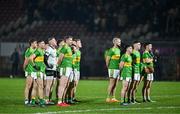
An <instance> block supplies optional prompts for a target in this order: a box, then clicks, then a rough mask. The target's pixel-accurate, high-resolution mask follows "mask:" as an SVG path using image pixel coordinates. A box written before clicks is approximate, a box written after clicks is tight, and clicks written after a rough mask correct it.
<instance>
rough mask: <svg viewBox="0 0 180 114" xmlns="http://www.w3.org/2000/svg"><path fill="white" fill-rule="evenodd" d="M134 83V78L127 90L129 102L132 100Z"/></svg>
mask: <svg viewBox="0 0 180 114" xmlns="http://www.w3.org/2000/svg"><path fill="white" fill-rule="evenodd" d="M134 85H135V81H134V80H133V81H132V82H130V84H129V88H128V92H127V98H128V103H131V101H132V92H133V88H134Z"/></svg>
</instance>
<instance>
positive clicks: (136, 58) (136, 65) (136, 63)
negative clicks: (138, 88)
mask: <svg viewBox="0 0 180 114" xmlns="http://www.w3.org/2000/svg"><path fill="white" fill-rule="evenodd" d="M131 55H132V59H133V63H132V65H133V72H134V73H137V74H139V73H140V72H141V62H140V60H141V54H140V52H139V51H137V50H133V52H132V54H131Z"/></svg>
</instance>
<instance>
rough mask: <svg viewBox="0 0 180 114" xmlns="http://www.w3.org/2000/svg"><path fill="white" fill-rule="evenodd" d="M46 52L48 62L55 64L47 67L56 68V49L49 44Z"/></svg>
mask: <svg viewBox="0 0 180 114" xmlns="http://www.w3.org/2000/svg"><path fill="white" fill-rule="evenodd" d="M45 54H46V55H47V56H48V60H47V63H48V64H49V65H52V66H53V68H48V67H47V68H46V69H47V70H56V66H57V57H56V49H55V48H52V47H51V46H48V48H47V49H46V50H45Z"/></svg>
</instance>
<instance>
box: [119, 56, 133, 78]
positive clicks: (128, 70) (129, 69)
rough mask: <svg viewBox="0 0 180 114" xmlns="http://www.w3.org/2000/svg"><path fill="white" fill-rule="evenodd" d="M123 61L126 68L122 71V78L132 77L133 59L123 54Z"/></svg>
mask: <svg viewBox="0 0 180 114" xmlns="http://www.w3.org/2000/svg"><path fill="white" fill-rule="evenodd" d="M121 61H122V62H124V66H123V68H122V70H121V77H132V57H131V55H128V54H123V55H122V57H121Z"/></svg>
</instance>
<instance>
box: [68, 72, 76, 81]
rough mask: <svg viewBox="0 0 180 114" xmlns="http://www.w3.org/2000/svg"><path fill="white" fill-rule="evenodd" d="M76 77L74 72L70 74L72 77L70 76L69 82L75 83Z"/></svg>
mask: <svg viewBox="0 0 180 114" xmlns="http://www.w3.org/2000/svg"><path fill="white" fill-rule="evenodd" d="M74 76H75V75H74V72H73V71H72V72H71V74H70V76H69V81H70V82H73V81H74Z"/></svg>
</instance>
